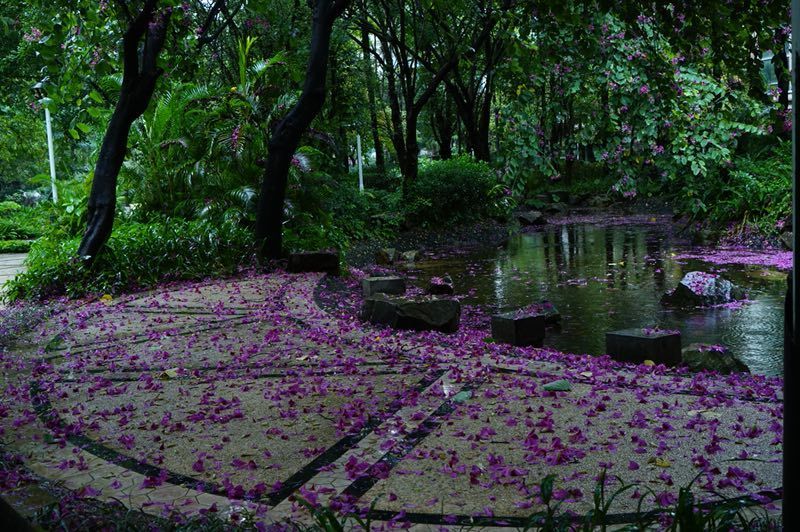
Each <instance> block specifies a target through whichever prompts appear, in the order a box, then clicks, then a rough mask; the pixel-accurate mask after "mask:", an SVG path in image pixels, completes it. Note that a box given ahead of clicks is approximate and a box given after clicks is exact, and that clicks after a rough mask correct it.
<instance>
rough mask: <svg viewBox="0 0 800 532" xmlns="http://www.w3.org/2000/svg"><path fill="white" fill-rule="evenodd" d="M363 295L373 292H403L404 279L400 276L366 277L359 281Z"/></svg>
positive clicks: (369, 294)
mask: <svg viewBox="0 0 800 532" xmlns="http://www.w3.org/2000/svg"><path fill="white" fill-rule="evenodd" d="M361 291H362V292H363V294H364V297H369V296H373V295H375V294H404V293H405V292H406V280H405V279H403V278H402V277H367V278H366V279H363V280H362V281H361Z"/></svg>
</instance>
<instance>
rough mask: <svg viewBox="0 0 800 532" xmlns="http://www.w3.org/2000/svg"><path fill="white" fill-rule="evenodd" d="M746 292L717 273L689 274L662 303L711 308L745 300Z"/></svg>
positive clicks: (666, 295)
mask: <svg viewBox="0 0 800 532" xmlns="http://www.w3.org/2000/svg"><path fill="white" fill-rule="evenodd" d="M744 298H745V294H744V291H743V290H742V289H741V288H739V287H738V286H735V285H734V284H733V283H732V282H730V281H728V280H727V279H723V278H722V277H720V276H719V275H718V274H716V273H706V272H689V273H687V274H686V275H684V276H683V279H681V282H680V284H678V286H677V288H675V290H673V291H672V292H669V293H667V294H664V296H663V297H662V298H661V303H662V304H664V305H669V306H673V307H710V306H714V305H721V304H723V303H729V302H731V301H737V300H740V299H744Z"/></svg>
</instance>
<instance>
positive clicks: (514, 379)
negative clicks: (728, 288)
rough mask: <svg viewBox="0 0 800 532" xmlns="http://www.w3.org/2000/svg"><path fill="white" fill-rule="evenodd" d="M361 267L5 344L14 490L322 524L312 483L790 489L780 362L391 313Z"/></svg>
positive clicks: (0, 418)
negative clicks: (690, 361) (308, 513)
mask: <svg viewBox="0 0 800 532" xmlns="http://www.w3.org/2000/svg"><path fill="white" fill-rule="evenodd" d="M357 281H358V279H355V278H354V279H349V280H345V281H337V282H335V283H333V282H330V281H329V280H327V279H324V278H321V277H320V276H319V275H316V274H303V275H289V274H283V273H273V274H269V275H260V274H252V275H249V276H245V277H241V278H238V279H233V280H220V281H213V282H207V283H196V284H179V285H172V286H165V287H162V288H160V289H158V290H155V291H153V292H149V293H145V294H134V295H130V296H125V297H122V298H119V299H115V300H110V301H109V300H103V299H101V300H96V301H93V302H83V303H80V304H78V303H73V304H69V305H66V306H65V307H64V308H63V309H62V310H61V311H60V312H58V313H55V314H54V315H52V316H50V317H49V318H48V319H47V320H46V321H44V322H43V323H41V324H39V325H38V326H37V327H36V328H35V329H34V330H33V331H32V332H30V333H28V334H27V335H25V336H24V337H22V338H21V339H20V340H19V341H18V342H17V343H16V345H15V347H13V348H12V349H9V350H7V351H5V352H3V353H2V360H0V362H1V363H2V366H3V384H2V385H3V396H2V399H0V437H1V438H2V442H3V450H4V452H5V454H6V458H7V459H8V458H9V457H13V458H14V460H15V461H16V463H18V464H19V465H20V469H19V470H6V471H4V472H3V473H2V475H3V476H2V478H0V481H1V482H2V483H3V490H4V491H5V492H11V491H12V490H14V489H15V488H18V487H19V486H20V485H22V484H24V483H25V479H26V476H27V477H30V476H31V475H38V476H39V477H41V478H44V479H50V480H58V481H60V482H63V485H64V486H66V487H67V488H69V489H70V490H73V491H75V492H77V493H79V494H81V495H83V496H90V497H96V498H98V499H105V500H111V499H114V498H116V499H119V500H122V501H123V502H125V503H126V504H127V505H129V506H131V507H135V508H141V509H143V510H144V511H146V512H148V513H151V514H156V515H162V514H169V513H174V512H176V511H177V512H181V513H183V514H192V513H196V512H199V511H201V510H203V509H206V508H208V507H212V506H214V505H216V506H215V508H216V509H218V510H225V509H227V508H230V507H234V508H239V507H241V506H246V507H248V508H249V509H250V510H251V511H252V512H254V513H255V514H256V515H258V516H259V517H258V519H260V520H263V521H264V522H275V521H280V520H282V519H285V518H287V517H294V518H295V519H302V518H303V510H302V509H301V508H299V507H298V505H297V504H296V502H295V501H294V499H293V497H292V496H293V495H302V496H303V497H305V498H306V499H309V500H312V501H316V502H318V503H320V504H330V505H331V507H333V508H334V509H337V510H342V511H347V510H348V508H351V507H352V505H354V506H356V507H368V506H369V505H370V504H371V503H372V502H373V501H376V502H375V505H374V510H373V515H374V517H376V518H378V519H380V520H382V521H390V522H396V523H400V522H405V521H411V522H424V523H438V524H444V525H447V524H455V523H458V524H468V523H471V522H475V521H474V519H475V518H476V517H477V518H482V519H484V520H483V521H481V522H484V523H490V524H495V525H502V524H518V523H520V522H521V520H523V519H524V518H525V517H526V516H527V515H529V514H531V513H533V512H534V511H536V510H537V509H539V508H541V502H540V500H539V498H538V495H539V493H538V485H539V482H540V481H541V480H542V479H543V478H544V477H545V476H547V475H549V474H554V475H556V477H557V478H556V489H557V490H556V494H557V497H558V498H559V499H561V500H563V501H564V503H563V505H562V509H563V510H570V511H574V512H576V513H578V514H585V513H586V512H587V511H589V510H591V509H592V507H593V506H592V492H593V490H594V487H595V485H596V482H597V480H596V479H597V478H598V475H599V474H600V472H601V471H603V470H606V471H607V472H608V477H609V478H612V477H613V476H614V475H619V476H620V477H622V478H624V479H625V481H626V482H630V483H633V482H635V483H637V484H638V485H639V488H638V489H637V490H631V491H630V492H628V494H627V495H625V496H622V497H620V498H619V499H618V500H617V502H616V503H615V505H614V506H613V507H612V510H611V512H612V513H614V514H626V513H630V512H633V511H635V510H636V507H637V504H638V502H639V500H638V497H632V496H631V495H639V496H640V497H641V496H643V497H644V508H646V509H650V508H659V507H663V506H664V505H669V504H671V503H672V501H673V500H674V496H675V495H676V494H677V491H678V488H679V487H680V486H686V485H688V484H689V483H690V482H691V481H692V480H693V479H694V478H695V477H698V478H697V480H696V481H695V483H694V488H695V490H696V491H697V493H698V495H699V496H700V497H701V498H709V499H713V498H715V497H717V495H715V493H718V494H719V493H721V494H723V495H726V496H739V495H744V494H756V495H757V496H758V497H763V500H764V501H767V500H770V499H772V498H775V497H777V496H779V494H780V488H781V461H782V445H781V435H782V423H781V420H782V413H783V403H782V394H781V389H782V384H783V383H782V381H781V380H780V379H778V378H772V377H764V376H757V375H732V376H726V377H721V376H716V375H711V374H698V375H689V374H685V373H681V372H676V371H671V370H668V369H667V368H664V367H659V366H631V365H627V366H626V365H621V364H618V363H615V362H613V361H611V360H610V359H608V358H607V357H587V356H576V355H569V354H565V353H560V352H557V351H553V350H548V349H534V348H517V347H510V346H503V345H498V344H495V343H491V342H487V341H486V339H487V336H488V334H489V332H488V331H487V330H485V329H484V328H482V327H480V326H478V324H479V323H483V322H484V321H485V320H483V319H477V318H476V319H474V320H473V319H467V320H465V323H463V324H462V327H461V329H460V330H459V332H458V333H456V334H453V335H444V334H440V333H417V332H397V331H391V330H387V329H379V328H373V327H371V326H367V325H365V324H363V323H361V322H360V321H359V320H358V319H357V318H356V316H355V309H357V308H358V306H359V304H360V300H361V297H360V294H359V292H358V290H357V287H358V284H357ZM560 379H566V380H568V381H569V382H570V383H571V386H570V390H569V391H546V390H545V389H544V385H545V384H547V383H550V382H553V381H556V380H560ZM608 482H609V484H610V485H609V490H610V491H612V492H613V491H614V489H616V488H618V487H619V484H617V481H616V480H609V481H608ZM634 492H638V494H636V493H634Z"/></svg>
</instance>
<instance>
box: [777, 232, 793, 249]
mask: <svg viewBox="0 0 800 532" xmlns="http://www.w3.org/2000/svg"><path fill="white" fill-rule="evenodd" d="M780 240H781V244H783V247H785V248H786V249H788V250H789V251H792V250H793V249H794V248H793V245H794V243H793V242H792V232H791V231H786V232H785V233H781V236H780Z"/></svg>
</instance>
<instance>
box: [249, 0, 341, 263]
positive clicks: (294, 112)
mask: <svg viewBox="0 0 800 532" xmlns="http://www.w3.org/2000/svg"><path fill="white" fill-rule="evenodd" d="M348 3H349V0H316V2H315V4H314V15H313V21H312V26H311V51H310V54H309V59H308V68H307V69H306V79H305V84H304V86H303V92H302V93H301V94H300V98H299V99H298V100H297V103H296V104H295V106H294V107H292V109H291V110H290V111H289V113H288V114H287V115H286V116H285V117H284V118H283V120H281V121H280V122H279V123H278V125H277V126H276V127H275V130H274V131H273V132H272V136H271V137H270V139H269V154H268V155H267V162H266V168H265V170H264V176H263V177H262V179H261V193H260V195H259V198H258V212H257V214H256V227H255V238H256V245H257V250H258V257H259V260H260V261H262V262H263V261H265V260H270V259H278V258H280V257H281V256H282V253H283V207H284V201H285V199H286V183H287V181H288V177H289V164H290V163H291V160H292V156H293V155H294V152H295V151H296V150H297V146H298V144H299V143H300V137H301V135H302V134H303V133H304V132H305V131H306V130H307V129H308V127H309V126H310V125H311V122H312V121H313V120H314V118H315V117H316V116H317V115H318V114H319V112H320V110H321V109H322V105H323V104H324V103H325V78H326V76H327V69H328V53H329V51H330V44H331V32H332V29H333V22H334V21H335V20H336V18H337V17H338V16H339V15H340V14H341V12H342V11H343V10H344V8H345V7H346V6H347V4H348Z"/></svg>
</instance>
